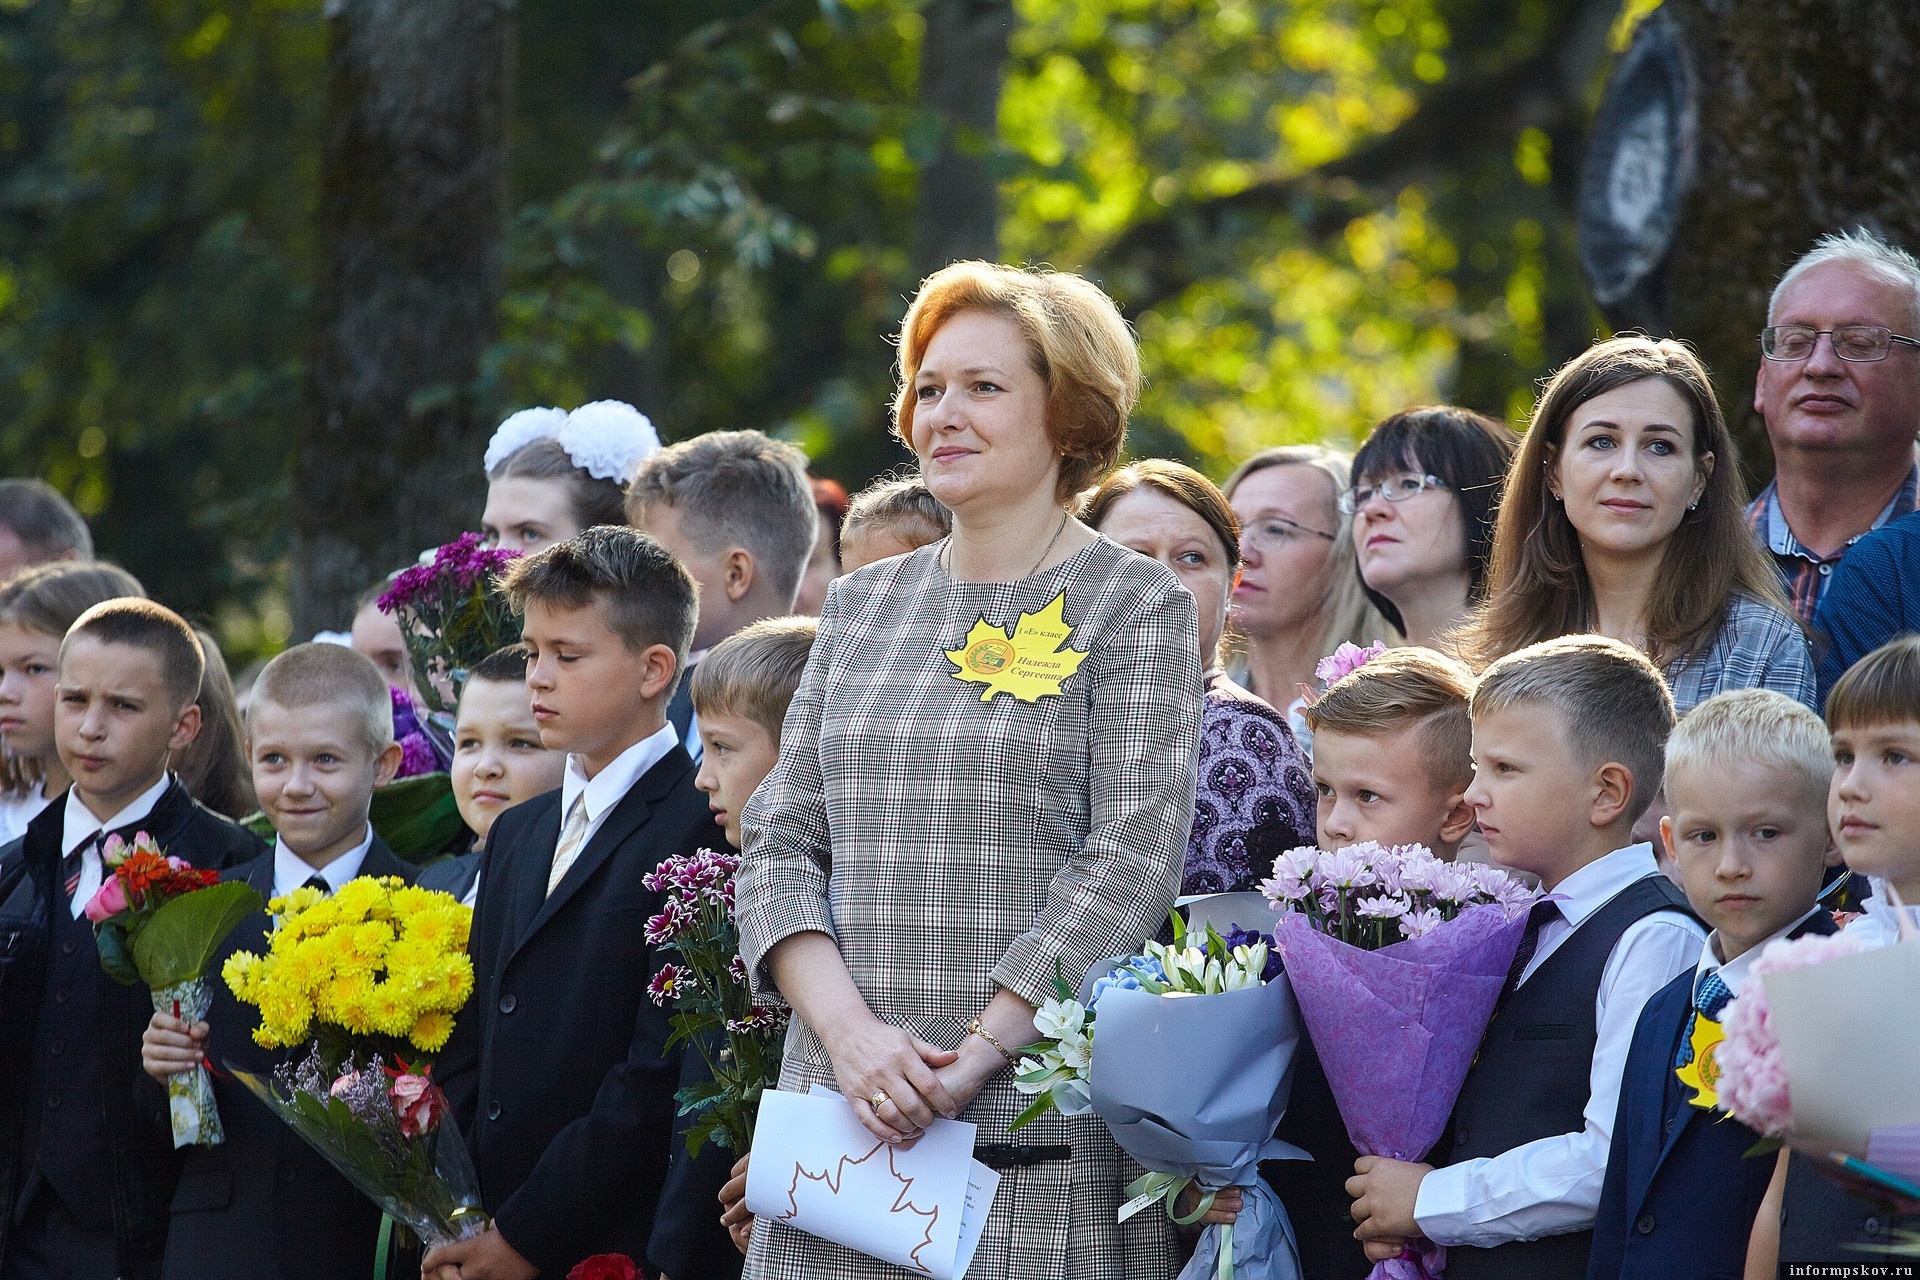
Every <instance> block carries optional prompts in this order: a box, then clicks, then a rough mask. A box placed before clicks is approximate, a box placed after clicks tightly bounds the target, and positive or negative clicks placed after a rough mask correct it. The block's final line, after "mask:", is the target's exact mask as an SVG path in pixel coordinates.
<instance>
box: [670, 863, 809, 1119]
mask: <svg viewBox="0 0 1920 1280" xmlns="http://www.w3.org/2000/svg"><path fill="white" fill-rule="evenodd" d="M739 872H740V859H738V858H736V857H734V856H733V855H731V854H725V853H715V852H713V851H712V850H711V849H702V850H700V852H698V853H696V854H694V855H693V856H692V857H673V858H667V859H665V860H664V861H662V862H661V864H660V865H659V866H658V867H656V868H655V869H654V870H653V871H652V872H651V873H650V874H649V875H648V876H647V877H646V879H645V880H644V881H642V883H643V884H645V885H646V887H647V888H648V889H650V890H652V891H653V892H655V893H659V894H664V895H665V902H664V903H663V905H662V907H661V910H660V913H659V914H658V915H656V916H654V917H653V918H652V919H651V920H649V921H647V942H648V944H649V945H651V946H654V947H657V948H659V949H660V950H663V951H672V952H675V953H677V954H678V956H679V960H678V961H677V962H668V963H666V964H663V965H661V966H660V968H659V970H658V971H657V972H656V973H655V974H654V976H653V980H652V982H651V983H650V984H649V985H648V995H649V996H651V997H652V999H653V1002H654V1003H655V1004H656V1005H659V1006H661V1007H662V1008H665V1007H666V1006H667V1005H668V1004H672V1005H673V1007H674V1010H675V1012H674V1014H673V1035H672V1037H671V1038H670V1039H669V1040H668V1041H667V1044H668V1045H669V1047H671V1046H672V1045H676V1044H679V1043H680V1042H681V1041H683V1040H684V1041H691V1042H692V1043H693V1045H694V1046H695V1047H696V1048H698V1049H699V1050H700V1053H701V1056H702V1057H704V1058H705V1059H706V1062H707V1069H708V1074H709V1077H710V1078H709V1079H708V1080H707V1081H705V1082H703V1083H700V1084H694V1085H688V1086H686V1087H685V1088H683V1089H681V1090H680V1091H679V1093H677V1094H676V1095H675V1097H676V1099H677V1100H678V1101H679V1103H680V1111H681V1114H682V1115H692V1116H694V1117H695V1118H694V1122H693V1125H692V1127H691V1128H689V1129H688V1131H687V1149H688V1150H689V1151H690V1152H692V1153H693V1154H694V1155H699V1154H700V1148H701V1147H702V1146H703V1145H705V1143H706V1141H707V1139H709V1138H711V1139H713V1141H715V1142H717V1143H719V1144H720V1145H721V1146H723V1147H725V1148H727V1149H728V1150H729V1151H735V1152H745V1151H746V1150H747V1148H748V1147H749V1146H750V1145H751V1144H752V1139H753V1119H754V1116H755V1115H756V1114H758V1112H759V1110H760V1095H761V1094H762V1093H763V1092H765V1091H766V1090H767V1089H768V1088H769V1087H770V1086H772V1085H773V1084H774V1082H775V1081H776V1080H777V1079H778V1078H779V1075H780V1047H781V1044H782V1042H783V1041H784V1040H785V1038H786V1030H787V1015H786V1012H785V1011H784V1010H779V1009H769V1008H765V1007H763V1006H761V1005H757V1004H755V1003H754V1002H753V992H752V989H751V988H750V987H749V986H748V984H747V966H746V964H745V962H743V961H742V960H741V959H740V930H739V926H738V924H737V923H736V922H735V920H734V914H733V891H734V881H735V878H736V877H737V876H738V875H739Z"/></svg>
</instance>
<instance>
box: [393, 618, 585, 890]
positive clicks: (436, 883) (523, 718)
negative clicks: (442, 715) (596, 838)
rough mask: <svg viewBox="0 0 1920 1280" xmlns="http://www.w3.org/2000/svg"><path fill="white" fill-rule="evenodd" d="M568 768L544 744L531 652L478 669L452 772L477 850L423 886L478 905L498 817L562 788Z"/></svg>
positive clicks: (463, 694) (458, 727)
mask: <svg viewBox="0 0 1920 1280" xmlns="http://www.w3.org/2000/svg"><path fill="white" fill-rule="evenodd" d="M566 767H567V758H566V756H565V755H563V754H562V753H560V752H558V751H554V750H552V749H551V748H549V747H547V746H546V745H545V744H544V743H542V742H541V741H540V725H539V722H538V721H536V720H535V719H534V718H533V704H532V701H531V699H530V696H529V695H528V693H527V651H526V650H525V649H523V648H521V647H520V646H519V645H517V644H515V645H509V646H507V647H506V648H504V649H500V650H497V651H495V652H493V653H490V654H488V655H487V656H486V657H484V658H482V659H481V660H480V661H479V662H476V663H474V665H473V667H472V669H471V670H469V671H468V672H467V682H466V684H464V685H462V686H461V688H460V706H459V709H458V711H457V712H456V713H455V719H454V725H453V764H452V766H451V767H450V768H449V769H448V770H447V772H448V774H449V775H450V779H451V781H452V783H453V799H454V803H455V804H456V805H458V806H459V809H460V820H461V821H463V822H465V823H466V824H467V829H468V830H469V831H472V832H473V834H474V837H475V839H474V845H475V848H474V850H473V852H470V853H463V854H461V855H460V856H459V857H456V858H447V859H444V860H442V861H440V862H436V863H433V864H432V865H431V866H429V867H427V868H426V869H424V870H423V871H421V873H420V884H421V887H422V888H427V889H439V890H440V891H442V892H444V893H450V894H452V895H453V896H454V897H456V898H458V899H460V901H462V902H464V903H466V904H467V905H468V906H472V905H473V904H474V900H475V898H476V897H477V896H478V892H479V888H480V881H479V875H480V852H479V850H480V847H481V846H484V845H485V843H486V839H487V833H488V832H489V831H491V830H493V821H494V819H495V818H498V817H499V816H500V815H501V814H503V813H505V812H506V811H507V810H508V809H511V808H512V807H513V806H514V805H517V804H523V803H525V802H526V801H528V800H531V799H533V798H534V797H535V796H538V795H545V794H546V793H547V792H549V791H551V790H553V789H554V788H555V787H557V786H559V785H560V775H561V773H562V772H563V771H564V770H565V769H566Z"/></svg>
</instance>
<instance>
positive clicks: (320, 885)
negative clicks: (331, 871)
mask: <svg viewBox="0 0 1920 1280" xmlns="http://www.w3.org/2000/svg"><path fill="white" fill-rule="evenodd" d="M300 887H301V888H302V889H318V890H319V891H320V892H321V893H332V892H333V886H332V885H330V884H328V883H327V878H326V877H325V876H323V875H321V874H320V873H319V872H317V871H316V872H315V873H314V874H312V875H310V876H308V877H307V879H306V883H305V884H302V885H301V886H300Z"/></svg>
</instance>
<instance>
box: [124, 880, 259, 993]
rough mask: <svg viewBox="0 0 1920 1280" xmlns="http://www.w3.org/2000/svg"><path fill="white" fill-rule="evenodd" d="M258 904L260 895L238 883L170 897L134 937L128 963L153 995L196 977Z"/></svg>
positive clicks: (201, 973)
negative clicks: (135, 969)
mask: <svg viewBox="0 0 1920 1280" xmlns="http://www.w3.org/2000/svg"><path fill="white" fill-rule="evenodd" d="M263 905H264V904H263V903H262V902H261V901H260V894H259V893H258V892H257V891H256V890H255V889H254V887H253V886H252V885H250V884H248V883H246V882H245V881H243V880H229V881H227V882H226V883H225V884H216V885H212V886H210V887H208V888H205V889H195V890H194V891H193V892H192V893H183V894H181V895H180V896H179V897H177V898H173V899H170V900H169V901H167V902H164V903H162V904H161V905H160V907H159V909H158V910H156V911H155V912H154V913H153V918H152V919H151V920H149V921H147V927H146V928H144V929H142V930H141V931H140V932H139V934H138V935H136V936H135V938H134V940H133V962H134V965H135V966H136V967H137V968H138V969H139V970H140V976H141V978H143V979H144V980H145V981H146V984H147V985H148V986H149V987H152V988H153V989H154V990H155V991H159V990H161V989H163V988H166V987H172V986H177V985H179V984H180V983H182V982H186V981H188V980H189V979H192V978H198V977H200V976H202V975H203V974H205V973H206V969H207V965H208V964H209V963H210V962H211V961H212V959H213V953H214V951H215V950H217V949H218V948H219V946H220V944H221V943H222V942H224V941H226V937H227V935H228V934H230V933H232V932H233V931H234V929H235V927H236V926H238V925H239V923H240V922H241V921H242V920H245V919H246V918H247V917H248V916H250V915H252V914H253V913H254V912H256V911H259V910H260V909H261V908H262V906H263Z"/></svg>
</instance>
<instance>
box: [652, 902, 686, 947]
mask: <svg viewBox="0 0 1920 1280" xmlns="http://www.w3.org/2000/svg"><path fill="white" fill-rule="evenodd" d="M692 922H693V912H691V911H690V910H688V909H687V908H686V907H685V906H684V905H682V904H681V902H680V900H679V899H678V898H669V899H667V905H666V909H665V910H663V911H661V913H660V914H659V915H657V916H655V917H653V919H651V920H649V921H647V945H648V946H651V947H657V946H659V945H661V944H662V943H665V942H671V941H673V938H674V935H675V934H677V933H679V932H680V931H681V930H682V929H684V928H686V927H687V925H689V924H691V923H692Z"/></svg>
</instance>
